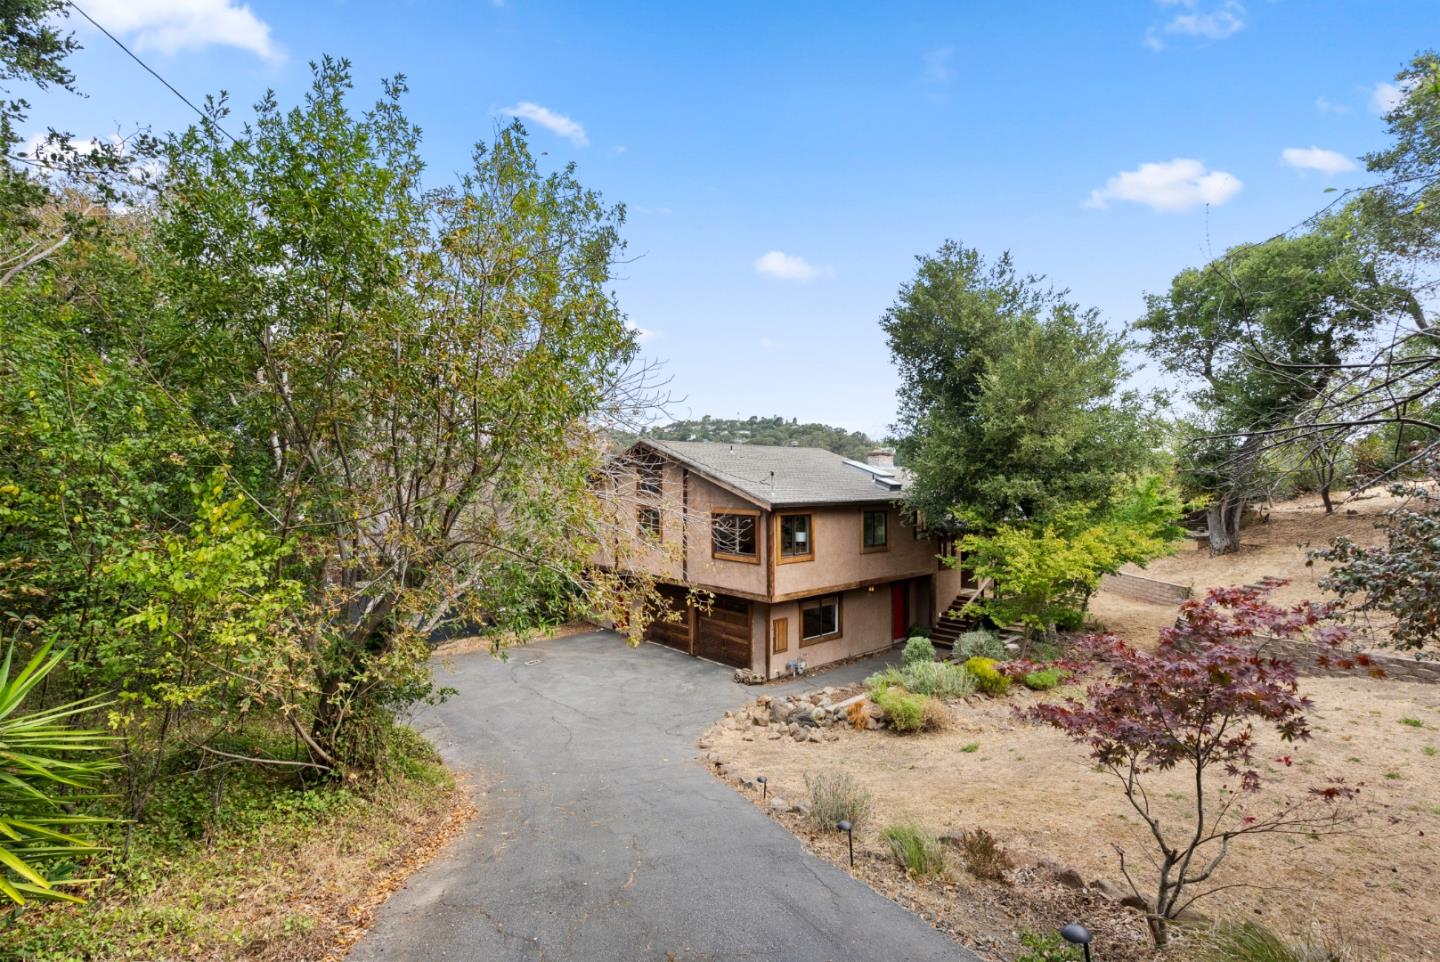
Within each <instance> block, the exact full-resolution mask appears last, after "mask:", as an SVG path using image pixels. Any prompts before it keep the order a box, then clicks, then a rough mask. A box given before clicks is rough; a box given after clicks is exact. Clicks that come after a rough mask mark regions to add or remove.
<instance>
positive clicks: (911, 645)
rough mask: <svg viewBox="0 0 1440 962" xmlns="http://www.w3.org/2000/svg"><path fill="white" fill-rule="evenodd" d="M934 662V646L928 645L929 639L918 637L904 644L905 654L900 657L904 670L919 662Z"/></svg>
mask: <svg viewBox="0 0 1440 962" xmlns="http://www.w3.org/2000/svg"><path fill="white" fill-rule="evenodd" d="M934 660H935V646H934V645H933V644H931V643H930V639H929V638H924V637H921V636H919V635H916V636H915V637H914V638H911V639H910V640H909V641H907V642H905V653H904V654H902V655H901V656H900V661H901V662H902V663H903V664H904V665H905V667H906V668H909V667H910V666H911V665H914V664H918V663H920V662H925V661H934Z"/></svg>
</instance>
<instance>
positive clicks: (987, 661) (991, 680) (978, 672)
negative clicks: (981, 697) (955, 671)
mask: <svg viewBox="0 0 1440 962" xmlns="http://www.w3.org/2000/svg"><path fill="white" fill-rule="evenodd" d="M965 670H966V671H968V672H969V673H970V674H972V675H974V676H975V687H976V688H978V689H980V690H981V691H983V692H984V693H985V694H987V695H1003V694H1005V693H1006V692H1007V691H1009V690H1010V679H1009V678H1007V677H1006V676H1004V675H1002V674H1000V672H999V671H998V670H997V669H996V668H995V659H994V658H981V657H979V656H976V657H974V658H968V659H966V661H965Z"/></svg>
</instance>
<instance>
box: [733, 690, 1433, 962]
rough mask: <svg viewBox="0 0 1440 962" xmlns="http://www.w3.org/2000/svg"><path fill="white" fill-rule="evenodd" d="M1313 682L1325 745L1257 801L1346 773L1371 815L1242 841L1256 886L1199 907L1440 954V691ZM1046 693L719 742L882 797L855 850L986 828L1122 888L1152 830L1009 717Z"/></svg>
mask: <svg viewBox="0 0 1440 962" xmlns="http://www.w3.org/2000/svg"><path fill="white" fill-rule="evenodd" d="M1303 686H1304V689H1305V691H1306V692H1307V693H1308V694H1309V695H1310V696H1311V697H1312V698H1313V699H1314V701H1315V703H1316V708H1315V710H1314V712H1313V713H1312V714H1311V720H1312V724H1313V726H1314V729H1315V737H1314V739H1313V740H1312V741H1311V742H1309V743H1306V744H1305V745H1303V746H1301V747H1299V748H1298V749H1294V748H1289V747H1287V748H1285V749H1284V752H1285V753H1287V754H1292V755H1294V757H1295V759H1296V764H1295V766H1294V767H1292V768H1289V769H1286V768H1284V767H1282V766H1278V765H1274V764H1267V765H1265V768H1266V769H1268V772H1267V776H1268V781H1269V784H1267V786H1266V789H1265V794H1264V795H1262V799H1263V798H1264V797H1271V798H1278V797H1280V796H1282V795H1285V794H1287V793H1292V792H1293V793H1299V792H1303V790H1304V788H1305V787H1306V786H1308V785H1310V784H1314V783H1317V782H1319V781H1320V780H1321V779H1323V778H1326V777H1331V776H1340V777H1344V778H1345V779H1346V780H1347V781H1348V782H1350V783H1351V784H1363V795H1362V800H1363V805H1364V808H1365V809H1366V811H1368V812H1370V813H1374V814H1373V817H1372V818H1370V819H1369V822H1368V824H1367V827H1366V830H1365V831H1364V832H1363V833H1361V834H1357V835H1353V836H1336V837H1323V838H1318V839H1311V838H1307V837H1288V836H1268V837H1265V838H1263V839H1254V840H1251V841H1249V842H1248V843H1246V844H1244V845H1241V846H1239V847H1238V848H1236V849H1234V850H1233V851H1232V854H1231V856H1230V859H1229V862H1228V864H1227V867H1226V868H1225V869H1223V870H1222V872H1221V873H1220V878H1219V883H1220V884H1232V883H1242V884H1244V885H1246V886H1248V887H1247V888H1240V889H1231V890H1228V891H1226V892H1223V893H1220V894H1218V895H1216V896H1215V897H1214V899H1213V900H1210V901H1208V902H1202V903H1201V905H1199V906H1197V908H1199V909H1201V910H1202V911H1203V912H1205V913H1206V914H1208V915H1211V916H1216V917H1237V918H1251V919H1257V920H1261V921H1264V922H1265V923H1266V924H1269V925H1272V926H1274V927H1276V928H1278V929H1282V930H1289V931H1300V930H1303V929H1305V928H1306V927H1307V925H1308V924H1309V921H1310V920H1313V919H1317V918H1318V919H1323V920H1326V922H1327V924H1328V926H1329V927H1330V928H1331V929H1332V930H1337V929H1338V930H1340V931H1343V932H1344V933H1345V934H1346V935H1347V936H1349V937H1351V938H1353V939H1355V940H1357V941H1362V942H1367V943H1369V944H1371V945H1373V946H1374V947H1376V948H1378V949H1383V950H1385V951H1388V952H1389V953H1391V956H1390V957H1391V958H1393V959H1397V960H1398V959H1434V958H1440V900H1437V899H1436V895H1435V884H1436V881H1437V879H1440V848H1437V845H1436V839H1437V838H1440V757H1437V754H1436V753H1440V686H1435V685H1421V684H1413V683H1397V682H1386V681H1384V680H1378V681H1377V680H1372V679H1348V678H1345V679H1342V678H1311V679H1305V680H1304V681H1303ZM1037 697H1040V696H1037V695H1034V694H1031V693H1028V692H1026V693H1023V694H1019V695H1015V696H1012V697H1011V698H1008V699H1005V700H1003V701H990V700H984V699H972V702H973V704H971V705H966V704H963V703H961V704H958V705H956V706H955V707H954V716H955V717H954V724H953V726H952V728H951V730H949V731H946V732H943V733H939V734H933V735H919V736H897V735H893V734H891V733H889V732H888V731H882V732H852V731H846V732H845V733H844V734H842V735H841V737H840V739H839V740H838V741H833V742H821V743H818V744H816V743H805V744H797V743H795V742H793V741H792V740H790V739H788V738H782V739H779V740H769V739H766V738H765V737H763V735H762V736H759V737H755V736H750V737H751V738H753V740H750V741H747V740H745V738H746V735H747V733H743V732H737V731H724V730H721V731H720V732H719V733H718V734H716V735H714V736H712V737H714V738H715V746H714V747H715V750H716V751H718V752H719V754H720V756H721V758H722V759H724V760H726V761H734V762H736V763H737V764H738V765H739V766H740V767H741V769H742V770H745V771H749V772H754V773H764V774H765V775H766V776H768V778H769V785H770V791H771V793H778V794H780V795H782V796H783V797H785V798H787V799H792V800H793V799H799V798H804V797H805V786H804V775H805V773H806V772H818V771H822V770H826V769H839V770H843V771H847V772H850V773H851V774H852V775H853V776H854V777H855V778H857V779H859V780H860V781H861V782H863V783H864V785H865V786H867V787H868V788H869V789H870V790H871V791H872V792H873V793H874V795H875V800H876V809H877V811H876V817H875V819H874V820H873V821H872V823H871V825H870V826H869V827H868V828H867V830H866V831H865V832H864V833H863V837H862V838H861V839H857V843H859V844H861V845H863V846H865V847H867V848H876V849H878V848H880V847H881V845H880V842H879V841H878V839H877V837H876V833H877V832H878V830H879V829H881V828H883V827H884V826H885V825H887V824H891V823H893V822H896V821H899V820H902V819H905V818H915V819H918V820H920V821H921V822H923V823H925V824H927V825H929V826H931V827H933V828H935V829H936V830H940V831H950V830H963V829H967V828H973V827H977V826H978V827H983V828H986V829H988V830H989V831H991V832H992V833H994V834H996V835H997V836H999V837H1000V838H1001V839H1002V840H1003V841H1004V842H1005V844H1006V845H1007V846H1008V847H1009V848H1011V849H1012V850H1014V851H1015V852H1016V854H1017V855H1019V856H1020V857H1021V859H1022V860H1024V861H1029V862H1034V861H1036V860H1038V859H1040V858H1044V857H1049V858H1054V859H1058V860H1060V861H1062V862H1066V863H1068V864H1070V865H1071V866H1072V867H1074V868H1075V869H1076V870H1078V871H1079V872H1080V873H1081V874H1082V875H1083V876H1084V878H1085V879H1086V881H1090V880H1092V879H1096V878H1106V879H1110V880H1112V881H1115V882H1121V881H1123V880H1122V879H1121V877H1120V872H1119V870H1118V866H1117V859H1116V855H1115V852H1114V850H1113V848H1112V846H1113V845H1114V844H1121V845H1124V846H1125V847H1126V849H1127V851H1128V852H1129V853H1130V858H1131V859H1134V858H1136V857H1137V856H1139V855H1141V854H1142V853H1143V852H1145V850H1146V838H1147V837H1148V836H1147V834H1146V832H1145V831H1144V827H1143V825H1142V823H1141V822H1140V821H1139V819H1138V818H1137V817H1136V815H1135V814H1134V812H1133V811H1132V810H1130V809H1129V807H1128V803H1127V802H1126V801H1125V799H1124V797H1123V795H1122V794H1121V793H1120V791H1119V789H1118V787H1117V784H1116V783H1115V782H1114V780H1113V777H1112V776H1109V775H1107V774H1102V773H1100V772H1097V771H1096V770H1095V769H1094V767H1093V766H1092V764H1091V763H1090V761H1089V759H1088V758H1087V755H1086V753H1085V751H1084V750H1083V749H1081V748H1079V747H1077V746H1076V745H1074V744H1073V743H1071V742H1070V741H1068V740H1067V739H1065V738H1064V737H1063V736H1062V735H1060V734H1059V733H1058V732H1055V731H1053V730H1051V729H1047V728H1040V727H1036V726H1031V725H1028V724H1024V723H1021V722H1017V721H1016V720H1015V719H1014V718H1013V716H1012V711H1011V709H1012V707H1013V706H1015V705H1017V704H1024V703H1026V701H1028V700H1030V699H1034V698H1037ZM1403 719H1412V720H1413V721H1418V722H1420V723H1421V725H1420V727H1416V726H1414V725H1413V724H1407V723H1405V722H1404V721H1403ZM976 743H978V745H979V747H978V749H973V750H970V751H965V750H962V749H964V748H965V746H968V745H972V744H976ZM1281 753H1282V751H1281V749H1280V747H1279V745H1278V744H1274V745H1271V744H1267V745H1265V751H1262V752H1261V753H1260V754H1259V756H1258V757H1259V758H1260V759H1261V760H1262V763H1263V762H1264V761H1265V760H1268V759H1271V758H1274V757H1276V756H1278V755H1280V754H1281ZM1156 784H1157V785H1158V790H1157V791H1155V792H1154V793H1153V797H1156V798H1158V799H1159V800H1160V804H1161V805H1162V806H1163V807H1164V808H1165V809H1166V810H1167V812H1168V813H1169V815H1170V816H1171V817H1173V818H1176V819H1179V818H1182V817H1184V814H1185V808H1184V805H1183V799H1184V798H1185V795H1184V787H1185V786H1184V784H1183V783H1182V779H1181V777H1180V776H1179V775H1174V776H1164V777H1158V778H1157V780H1156ZM1392 820H1393V821H1392Z"/></svg>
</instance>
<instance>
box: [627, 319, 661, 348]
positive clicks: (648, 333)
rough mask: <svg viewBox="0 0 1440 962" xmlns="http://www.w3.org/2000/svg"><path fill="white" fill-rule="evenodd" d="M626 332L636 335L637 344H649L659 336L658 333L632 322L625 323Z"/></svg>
mask: <svg viewBox="0 0 1440 962" xmlns="http://www.w3.org/2000/svg"><path fill="white" fill-rule="evenodd" d="M625 330H627V331H629V332H630V333H631V334H634V335H635V343H637V344H648V343H649V342H651V341H653V340H655V338H656V337H657V336H658V335H657V334H656V332H654V331H652V330H650V329H649V328H648V327H641V326H640V325H639V324H636V323H635V322H634V321H631V320H627V321H626V322H625Z"/></svg>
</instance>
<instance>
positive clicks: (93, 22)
mask: <svg viewBox="0 0 1440 962" xmlns="http://www.w3.org/2000/svg"><path fill="white" fill-rule="evenodd" d="M65 2H66V3H68V4H69V5H70V8H71V9H72V10H74V11H75V12H76V13H78V14H80V16H82V17H84V18H85V19H86V20H89V21H90V24H91V26H93V27H94V28H95V29H96V30H99V31H100V32H101V33H103V34H104V35H105V36H107V37H109V38H110V40H111V41H112V42H113V43H114V44H115V46H117V47H119V48H120V49H121V50H123V51H125V53H126V54H127V55H128V56H129V57H130V59H131V60H133V61H135V62H136V63H138V64H139V65H140V66H141V67H143V68H145V72H146V73H148V74H149V75H150V76H152V77H154V78H155V79H156V80H158V81H160V82H161V83H162V84H164V85H165V89H166V90H169V91H170V92H171V93H172V94H174V95H175V96H177V97H179V98H180V100H181V102H183V103H184V104H185V106H187V107H189V108H190V109H191V110H193V111H195V113H196V114H197V115H199V117H200V119H201V120H208V121H210V123H212V124H215V129H216V130H218V131H220V132H221V133H222V134H224V135H225V136H226V137H229V138H230V142H231V143H235V142H236V140H235V137H234V135H233V134H231V133H230V131H228V130H226V129H225V128H224V127H221V126H220V125H219V124H218V123H216V122H215V119H214V118H213V117H211V116H209V115H208V114H206V113H205V111H203V110H201V109H200V108H199V107H197V106H195V104H193V103H191V101H190V98H189V97H186V96H185V95H184V94H182V93H181V92H180V91H179V90H176V89H175V85H174V84H172V83H171V82H170V81H168V80H166V79H165V78H164V77H162V76H160V74H159V73H158V72H156V70H155V68H154V67H152V66H150V65H149V64H148V63H146V62H145V61H143V60H141V59H140V58H139V57H138V56H136V55H135V52H134V51H133V50H131V49H130V48H129V47H127V46H125V45H124V44H123V43H121V42H120V38H119V37H116V36H115V35H114V34H113V33H111V32H110V31H109V30H106V29H105V28H104V27H103V26H101V25H100V23H99V22H98V21H96V19H95V18H94V17H92V16H90V14H88V13H86V12H85V11H84V10H83V9H81V7H80V5H79V4H78V3H76V2H75V0H65Z"/></svg>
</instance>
